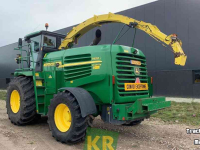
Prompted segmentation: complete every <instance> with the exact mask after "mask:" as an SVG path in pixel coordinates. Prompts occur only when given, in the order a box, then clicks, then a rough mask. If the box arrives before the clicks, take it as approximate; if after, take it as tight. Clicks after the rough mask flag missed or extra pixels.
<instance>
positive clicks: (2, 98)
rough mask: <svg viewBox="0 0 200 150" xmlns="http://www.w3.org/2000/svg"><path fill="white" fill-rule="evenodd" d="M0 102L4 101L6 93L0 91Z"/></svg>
mask: <svg viewBox="0 0 200 150" xmlns="http://www.w3.org/2000/svg"><path fill="white" fill-rule="evenodd" d="M0 100H6V91H0Z"/></svg>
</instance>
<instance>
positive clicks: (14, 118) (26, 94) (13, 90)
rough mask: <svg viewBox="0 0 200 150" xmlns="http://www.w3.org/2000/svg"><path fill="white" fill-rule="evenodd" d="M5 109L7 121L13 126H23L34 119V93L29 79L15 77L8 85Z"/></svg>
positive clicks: (31, 81)
mask: <svg viewBox="0 0 200 150" xmlns="http://www.w3.org/2000/svg"><path fill="white" fill-rule="evenodd" d="M6 108H7V113H8V117H9V119H10V120H11V122H12V123H13V124H15V125H25V124H28V123H30V122H31V121H33V120H34V119H35V116H36V104H35V93H34V85H33V80H32V79H31V78H30V77H22V76H21V77H16V78H14V79H13V80H12V81H11V82H10V83H9V86H8V88H7V100H6Z"/></svg>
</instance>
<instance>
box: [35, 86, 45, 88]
mask: <svg viewBox="0 0 200 150" xmlns="http://www.w3.org/2000/svg"><path fill="white" fill-rule="evenodd" d="M36 87H37V88H45V86H36Z"/></svg>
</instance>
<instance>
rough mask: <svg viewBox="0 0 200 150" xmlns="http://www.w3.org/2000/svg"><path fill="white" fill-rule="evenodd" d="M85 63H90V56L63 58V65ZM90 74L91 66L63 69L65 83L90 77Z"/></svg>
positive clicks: (82, 65)
mask: <svg viewBox="0 0 200 150" xmlns="http://www.w3.org/2000/svg"><path fill="white" fill-rule="evenodd" d="M87 61H91V54H83V55H74V56H66V57H65V58H64V64H72V63H81V62H87ZM91 72H92V66H91V64H80V65H75V66H73V65H72V66H68V67H64V79H65V81H71V80H76V79H79V78H83V77H87V76H90V75H91Z"/></svg>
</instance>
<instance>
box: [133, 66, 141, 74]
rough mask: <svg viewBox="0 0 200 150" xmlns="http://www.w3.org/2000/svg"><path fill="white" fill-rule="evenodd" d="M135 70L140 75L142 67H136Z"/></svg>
mask: <svg viewBox="0 0 200 150" xmlns="http://www.w3.org/2000/svg"><path fill="white" fill-rule="evenodd" d="M134 72H135V74H136V75H140V68H138V67H135V68H134Z"/></svg>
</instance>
